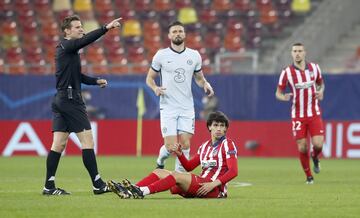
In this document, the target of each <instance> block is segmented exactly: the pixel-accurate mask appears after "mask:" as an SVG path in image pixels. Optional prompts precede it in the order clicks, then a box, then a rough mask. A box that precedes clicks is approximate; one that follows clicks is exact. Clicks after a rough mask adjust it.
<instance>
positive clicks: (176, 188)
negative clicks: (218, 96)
mask: <svg viewBox="0 0 360 218" xmlns="http://www.w3.org/2000/svg"><path fill="white" fill-rule="evenodd" d="M206 126H207V129H208V131H209V132H210V135H211V136H210V139H209V140H208V141H206V142H204V143H203V144H202V145H201V146H200V147H199V149H198V152H197V154H196V155H195V156H194V157H193V158H192V159H191V160H188V159H187V158H186V157H185V155H184V153H183V152H182V151H181V149H180V145H179V144H173V145H171V146H170V150H171V151H172V152H174V153H175V154H176V155H177V156H178V157H179V159H180V162H181V163H182V164H183V166H184V168H185V169H186V170H187V171H192V170H193V169H195V168H196V167H197V166H199V165H200V166H201V168H202V172H201V174H200V175H199V176H198V175H195V174H193V173H184V172H177V171H173V172H171V171H168V170H165V169H156V170H154V171H153V172H152V173H150V174H149V175H148V176H146V177H145V178H143V179H142V180H141V181H139V182H138V183H136V185H132V184H131V183H130V182H129V180H127V179H125V180H123V182H122V184H121V183H117V182H115V181H108V186H109V187H110V188H111V190H112V191H113V192H114V193H116V194H117V195H118V196H119V197H121V198H130V197H131V196H133V197H134V198H143V197H144V196H145V195H149V194H155V193H158V192H162V191H166V190H169V189H170V191H171V193H172V194H178V195H181V196H183V197H185V198H226V197H227V183H228V182H229V181H231V180H232V179H234V178H235V177H236V176H237V175H238V163H237V149H236V146H235V143H234V142H233V141H232V140H231V139H228V138H227V137H226V132H227V130H228V128H229V120H228V118H227V117H226V115H225V114H224V113H222V112H220V111H216V112H212V113H210V114H209V117H208V119H207V121H206Z"/></svg>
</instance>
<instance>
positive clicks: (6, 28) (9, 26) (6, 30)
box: [0, 21, 17, 36]
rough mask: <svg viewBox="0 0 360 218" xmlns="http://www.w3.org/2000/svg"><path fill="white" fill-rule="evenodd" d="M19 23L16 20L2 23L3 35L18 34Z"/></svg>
mask: <svg viewBox="0 0 360 218" xmlns="http://www.w3.org/2000/svg"><path fill="white" fill-rule="evenodd" d="M16 27H17V24H16V22H15V21H12V22H4V23H2V25H1V29H0V30H1V31H0V32H1V34H2V35H8V36H9V35H11V36H14V35H15V36H16V35H17V28H16Z"/></svg>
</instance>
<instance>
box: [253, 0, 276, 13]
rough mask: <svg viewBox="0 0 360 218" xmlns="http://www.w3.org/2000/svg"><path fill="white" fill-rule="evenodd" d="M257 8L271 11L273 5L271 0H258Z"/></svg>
mask: <svg viewBox="0 0 360 218" xmlns="http://www.w3.org/2000/svg"><path fill="white" fill-rule="evenodd" d="M256 8H257V9H258V10H259V11H263V10H266V11H269V10H272V9H273V6H272V3H271V0H256Z"/></svg>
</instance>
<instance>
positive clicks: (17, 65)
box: [8, 59, 27, 75]
mask: <svg viewBox="0 0 360 218" xmlns="http://www.w3.org/2000/svg"><path fill="white" fill-rule="evenodd" d="M8 69H9V72H8V73H9V74H12V75H24V74H26V73H27V69H26V66H25V62H24V60H22V59H18V60H16V61H12V62H11V63H9V65H8Z"/></svg>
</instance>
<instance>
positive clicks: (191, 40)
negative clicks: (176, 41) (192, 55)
mask: <svg viewBox="0 0 360 218" xmlns="http://www.w3.org/2000/svg"><path fill="white" fill-rule="evenodd" d="M202 42H203V39H202V37H201V35H200V34H199V33H188V34H187V36H186V47H189V48H192V49H195V50H198V49H200V48H202V47H203V43H202Z"/></svg>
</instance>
